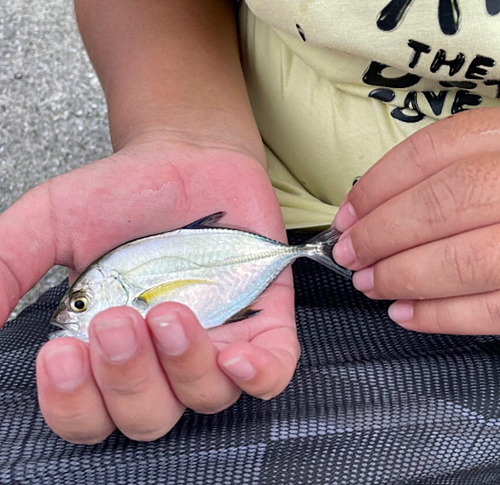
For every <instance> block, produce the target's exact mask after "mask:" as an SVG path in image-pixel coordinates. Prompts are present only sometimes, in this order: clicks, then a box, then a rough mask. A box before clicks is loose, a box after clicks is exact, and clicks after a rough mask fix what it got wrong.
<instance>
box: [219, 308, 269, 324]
mask: <svg viewBox="0 0 500 485" xmlns="http://www.w3.org/2000/svg"><path fill="white" fill-rule="evenodd" d="M261 311H262V310H254V309H253V308H251V307H249V306H247V307H246V308H243V310H240V311H239V312H238V313H236V314H235V315H233V316H232V317H230V318H228V319H227V320H226V321H225V322H224V324H226V323H233V322H241V320H246V319H247V318H250V317H254V316H255V315H258V314H259V313H260V312H261Z"/></svg>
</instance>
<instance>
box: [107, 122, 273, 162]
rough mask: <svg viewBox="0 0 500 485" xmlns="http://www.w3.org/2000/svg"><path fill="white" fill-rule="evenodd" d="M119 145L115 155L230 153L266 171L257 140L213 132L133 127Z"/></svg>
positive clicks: (157, 125)
mask: <svg viewBox="0 0 500 485" xmlns="http://www.w3.org/2000/svg"><path fill="white" fill-rule="evenodd" d="M123 135H124V136H122V137H121V138H120V140H119V143H117V144H114V148H115V152H120V153H125V154H127V153H134V152H137V151H139V152H142V151H143V150H144V149H145V148H147V150H148V151H149V150H152V151H154V152H158V151H168V152H170V153H175V152H177V151H178V152H182V153H186V150H187V151H191V150H193V149H194V150H197V151H198V150H204V151H207V152H209V151H210V152H214V151H215V152H217V151H221V150H222V151H223V152H224V153H228V152H232V153H233V154H234V156H237V157H243V158H248V159H251V160H252V161H254V162H256V163H258V164H259V165H260V166H261V167H262V168H264V169H266V157H265V150H264V144H263V143H262V140H261V139H260V138H259V139H258V140H248V139H246V140H245V139H236V137H231V136H229V135H228V134H227V133H224V132H217V131H216V130H213V131H210V132H209V131H208V130H188V129H180V128H173V127H171V126H168V125H159V124H151V125H143V126H137V127H134V129H133V130H130V131H129V132H127V133H126V134H125V133H124V134H123Z"/></svg>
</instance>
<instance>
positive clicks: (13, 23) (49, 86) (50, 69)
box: [0, 0, 111, 315]
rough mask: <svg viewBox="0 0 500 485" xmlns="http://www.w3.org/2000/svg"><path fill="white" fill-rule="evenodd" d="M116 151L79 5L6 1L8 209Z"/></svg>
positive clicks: (1, 124) (48, 282)
mask: <svg viewBox="0 0 500 485" xmlns="http://www.w3.org/2000/svg"><path fill="white" fill-rule="evenodd" d="M110 152H111V145H110V141H109V135H108V128H107V118H106V105H105V101H104V96H103V94H102V91H101V88H100V86H99V82H98V80H97V78H96V76H95V74H94V72H93V70H92V67H91V65H90V62H89V60H88V58H87V55H86V53H85V50H84V47H83V44H82V41H81V39H80V35H79V33H78V29H77V26H76V21H75V19H74V14H73V4H72V1H71V0H2V1H0V212H3V211H4V210H6V209H7V208H8V207H9V206H10V205H12V204H13V203H14V202H15V201H16V200H17V199H18V198H19V197H21V196H22V195H23V194H25V193H26V192H27V191H28V190H29V189H30V188H32V187H34V186H35V185H37V184H39V183H41V182H43V181H44V180H47V179H48V178H51V177H54V176H56V175H58V174H60V173H64V172H67V171H69V170H71V169H73V168H76V167H78V166H81V165H83V164H85V163H87V162H89V161H91V160H94V159H98V158H101V157H103V156H105V155H108V154H109V153H110ZM0 237H2V235H1V232H0ZM63 278H65V271H64V269H63V268H54V269H53V270H51V271H50V272H49V273H48V274H47V275H46V276H45V277H44V278H43V280H42V281H41V282H40V283H39V284H38V285H37V286H36V287H35V288H34V289H33V290H31V291H30V292H29V294H28V295H27V296H26V297H25V298H24V299H23V300H22V301H21V303H20V305H18V307H17V308H16V310H15V311H14V313H13V315H15V314H17V312H18V311H19V310H20V309H21V308H23V307H24V306H25V305H26V304H28V303H29V302H32V301H34V300H35V299H36V297H37V296H38V295H39V294H40V293H41V292H43V291H44V290H45V289H47V288H48V287H50V286H53V285H55V284H57V283H58V282H59V281H61V280H62V279H63Z"/></svg>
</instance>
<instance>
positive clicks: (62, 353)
mask: <svg viewBox="0 0 500 485" xmlns="http://www.w3.org/2000/svg"><path fill="white" fill-rule="evenodd" d="M44 365H45V370H46V371H47V374H48V375H49V377H50V380H51V381H52V383H53V384H54V386H56V387H58V388H59V389H61V390H63V391H73V390H74V389H76V388H77V387H78V386H79V385H80V384H81V383H82V382H83V381H84V380H85V375H84V368H85V367H84V357H83V353H82V350H81V349H80V348H79V346H73V345H63V346H58V347H54V348H52V349H50V350H48V351H47V352H46V353H45V356H44Z"/></svg>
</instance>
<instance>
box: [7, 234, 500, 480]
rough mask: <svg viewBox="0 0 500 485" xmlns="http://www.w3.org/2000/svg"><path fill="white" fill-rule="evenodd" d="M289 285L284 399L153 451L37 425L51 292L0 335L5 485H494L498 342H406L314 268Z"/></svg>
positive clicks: (498, 461)
mask: <svg viewBox="0 0 500 485" xmlns="http://www.w3.org/2000/svg"><path fill="white" fill-rule="evenodd" d="M291 239H292V240H294V242H299V241H300V240H302V239H303V236H300V235H292V238H291ZM294 278H295V287H296V317H297V325H298V335H299V340H300V343H301V348H302V356H301V359H300V362H299V365H298V368H297V371H296V373H295V376H294V378H293V380H292V382H291V384H290V385H289V386H288V388H287V389H286V390H285V391H284V392H283V393H282V394H281V395H280V396H278V397H277V398H275V399H273V400H271V401H267V402H263V401H259V400H257V399H254V398H251V397H249V396H247V395H244V396H242V397H241V399H240V400H239V401H238V402H237V403H236V404H235V405H233V406H232V407H231V408H229V409H227V410H225V411H223V412H221V413H219V414H216V415H213V416H204V415H200V414H196V413H194V412H191V411H186V413H185V415H184V416H183V418H182V419H181V421H180V422H179V423H178V424H177V425H176V426H175V428H174V429H173V430H172V431H171V432H170V433H169V434H168V435H167V436H165V437H164V438H161V439H159V440H157V441H155V442H152V443H139V442H134V441H131V440H128V439H127V438H125V437H124V436H123V435H121V434H120V433H119V432H115V433H113V434H112V435H111V436H110V437H109V438H108V439H107V440H106V441H105V442H103V443H100V444H98V445H94V446H84V445H72V444H70V443H67V442H65V441H63V440H62V439H60V438H59V437H57V436H56V435H55V434H54V433H52V432H51V430H50V429H49V428H48V427H47V425H46V424H45V423H44V421H43V418H42V415H41V413H40V410H39V407H38V403H37V394H36V382H35V359H36V354H37V352H38V349H39V348H40V346H41V345H42V344H43V343H44V342H45V341H46V340H47V335H48V333H49V332H50V331H51V330H53V328H50V325H49V319H50V317H51V315H52V313H53V311H54V310H55V308H56V306H57V304H58V302H59V300H60V299H61V297H62V296H63V294H64V292H65V291H66V289H67V283H66V282H64V283H62V284H61V285H59V286H57V287H55V288H52V289H51V290H49V291H48V292H46V293H45V294H44V295H43V296H42V297H41V298H40V299H39V300H38V301H37V302H36V303H35V304H34V305H32V306H30V307H28V308H27V309H25V310H24V311H23V312H22V313H21V314H20V315H19V316H18V318H16V319H15V320H13V321H11V322H9V323H8V324H7V325H6V326H5V328H4V329H3V330H2V331H0V483H1V484H25V483H34V484H51V485H53V484H56V485H57V484H65V485H73V484H83V483H84V484H99V485H100V484H103V485H104V484H106V485H108V484H117V485H120V484H134V485H142V484H144V485H146V484H159V483H162V484H169V485H170V484H171V485H178V484H187V485H191V484H192V485H198V484H214V485H232V484H272V485H288V484H292V483H293V484H318V485H325V484H342V485H351V484H352V485H360V484H381V485H390V484H397V485H402V484H405V485H431V484H432V485H458V484H460V485H469V484H470V485H478V484H499V483H500V406H499V401H500V385H499V380H500V338H497V337H467V336H442V335H421V334H417V333H412V332H408V331H405V330H403V329H401V328H399V327H398V326H397V325H395V324H394V323H392V322H391V321H390V320H389V319H388V317H387V316H386V311H387V306H388V304H387V302H373V301H370V300H368V299H366V298H365V297H364V296H363V295H361V294H360V293H358V292H356V291H355V290H354V289H353V288H352V285H351V283H350V282H349V281H347V280H345V279H343V278H342V277H340V276H337V275H336V274H334V273H333V272H331V271H329V270H328V269H325V268H323V267H321V266H320V265H318V264H316V263H314V262H311V261H308V260H299V261H297V262H296V263H295V264H294Z"/></svg>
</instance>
